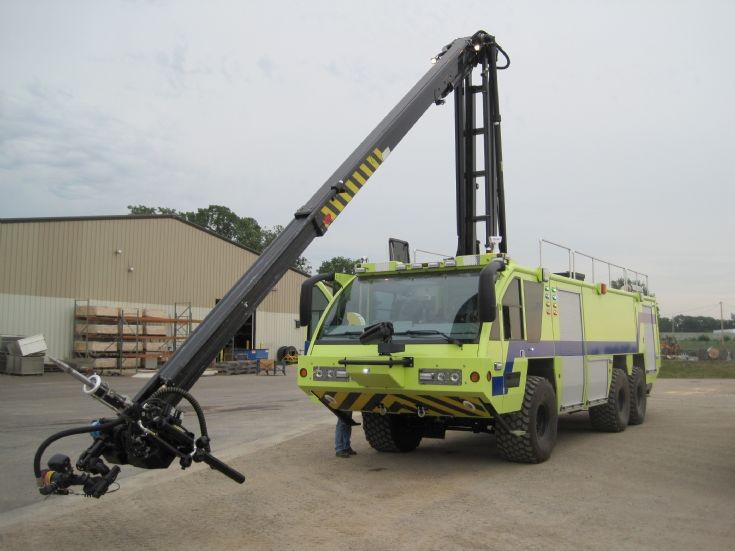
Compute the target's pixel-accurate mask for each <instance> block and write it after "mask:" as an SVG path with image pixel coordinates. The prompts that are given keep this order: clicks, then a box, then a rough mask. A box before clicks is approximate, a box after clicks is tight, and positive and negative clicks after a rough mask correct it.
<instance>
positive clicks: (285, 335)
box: [255, 311, 306, 359]
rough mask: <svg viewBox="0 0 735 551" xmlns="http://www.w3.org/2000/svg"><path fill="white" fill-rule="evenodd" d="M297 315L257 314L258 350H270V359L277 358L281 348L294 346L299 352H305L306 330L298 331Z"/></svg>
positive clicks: (256, 336)
mask: <svg viewBox="0 0 735 551" xmlns="http://www.w3.org/2000/svg"><path fill="white" fill-rule="evenodd" d="M297 319H298V315H296V314H277V313H272V312H261V311H257V312H256V313H255V333H256V335H255V343H256V345H257V348H267V349H269V350H270V358H272V359H273V358H275V357H276V352H277V351H278V348H279V347H281V346H294V347H296V349H297V350H298V351H299V352H303V350H304V341H305V340H306V330H305V329H304V328H299V329H296V324H295V321H296V320H297Z"/></svg>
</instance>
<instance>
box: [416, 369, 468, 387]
mask: <svg viewBox="0 0 735 551" xmlns="http://www.w3.org/2000/svg"><path fill="white" fill-rule="evenodd" d="M419 383H420V384H423V385H461V384H462V370H461V369H419Z"/></svg>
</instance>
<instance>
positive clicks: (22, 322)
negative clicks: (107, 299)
mask: <svg viewBox="0 0 735 551" xmlns="http://www.w3.org/2000/svg"><path fill="white" fill-rule="evenodd" d="M0 306H1V307H0V334H2V335H37V334H43V336H44V337H45V338H46V345H47V346H48V349H49V351H48V353H49V354H50V355H51V356H54V357H57V358H68V357H69V353H70V352H71V338H72V331H73V320H72V311H73V310H74V301H73V300H71V301H70V300H69V299H63V298H49V297H33V296H24V295H7V294H0Z"/></svg>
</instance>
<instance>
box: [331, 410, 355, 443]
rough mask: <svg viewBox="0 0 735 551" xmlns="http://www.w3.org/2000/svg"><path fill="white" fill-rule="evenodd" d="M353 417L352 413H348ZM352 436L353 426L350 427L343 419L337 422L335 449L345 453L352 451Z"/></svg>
mask: <svg viewBox="0 0 735 551" xmlns="http://www.w3.org/2000/svg"><path fill="white" fill-rule="evenodd" d="M346 413H347V414H348V415H349V416H350V417H352V412H351V411H350V412H346ZM351 435H352V425H348V424H347V423H345V422H344V421H342V419H338V420H337V428H336V429H335V431H334V449H335V451H337V452H343V451H345V450H349V449H350V447H351V446H350V436H351Z"/></svg>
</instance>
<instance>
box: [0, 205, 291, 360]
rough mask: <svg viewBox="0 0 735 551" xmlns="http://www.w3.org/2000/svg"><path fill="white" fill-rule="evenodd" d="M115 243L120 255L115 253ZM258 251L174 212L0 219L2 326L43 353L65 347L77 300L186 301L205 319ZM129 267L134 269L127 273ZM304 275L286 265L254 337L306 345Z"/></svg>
mask: <svg viewBox="0 0 735 551" xmlns="http://www.w3.org/2000/svg"><path fill="white" fill-rule="evenodd" d="M117 250H121V251H122V253H121V254H117V253H116V251H117ZM256 258H257V256H256V255H255V254H254V253H252V252H250V251H247V250H244V249H242V248H241V247H238V246H236V245H234V244H232V243H229V242H227V241H226V240H223V239H220V238H218V237H216V236H213V235H211V234H209V233H207V232H205V231H202V230H200V229H198V228H196V227H193V226H190V225H189V224H186V223H184V222H181V221H179V220H175V219H171V218H147V219H140V218H130V219H126V218H116V219H104V218H103V219H88V220H43V221H38V222H34V221H31V222H7V221H4V222H2V223H0V333H3V334H36V333H43V334H44V335H45V336H46V340H47V343H48V345H49V354H51V355H56V356H58V357H62V358H67V357H69V355H70V353H71V342H72V332H73V322H72V320H73V309H74V299H88V298H89V299H90V303H91V304H93V305H99V306H108V305H109V306H120V307H126V308H136V307H139V308H155V309H159V310H164V311H167V312H169V315H170V316H171V317H173V304H174V303H176V302H178V303H191V304H192V307H193V308H192V309H193V316H194V317H195V318H198V319H203V318H204V317H205V316H206V314H207V313H208V312H209V311H210V310H211V308H212V307H213V306H214V304H215V300H216V299H218V298H221V297H222V296H224V294H225V293H226V292H227V291H228V290H229V289H230V288H231V287H232V285H233V284H234V283H235V282H236V281H237V280H238V279H239V278H240V277H241V276H242V274H243V273H245V271H246V270H247V269H248V268H249V267H250V266H251V265H252V263H253V262H254V261H255V259H256ZM129 267H133V271H132V272H131V271H129ZM304 279H305V277H304V276H303V275H301V274H299V273H297V272H294V271H292V270H289V271H288V272H287V273H286V274H285V275H284V277H283V278H282V279H281V280H280V281H279V282H278V283H277V284H276V286H275V288H274V291H273V292H271V293H270V294H269V295H268V297H267V298H266V299H265V300H264V301H263V303H261V305H260V306H259V307H258V311H257V315H256V325H255V331H256V335H255V342H256V343H260V344H263V347H264V348H269V349H271V356H275V353H276V349H277V348H278V347H279V346H283V345H291V346H296V347H297V348H299V349H301V348H302V347H303V340H304V336H305V334H304V331H303V330H302V329H296V328H295V323H294V320H296V319H298V314H297V311H298V296H299V291H300V288H301V283H302V282H303V281H304Z"/></svg>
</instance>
